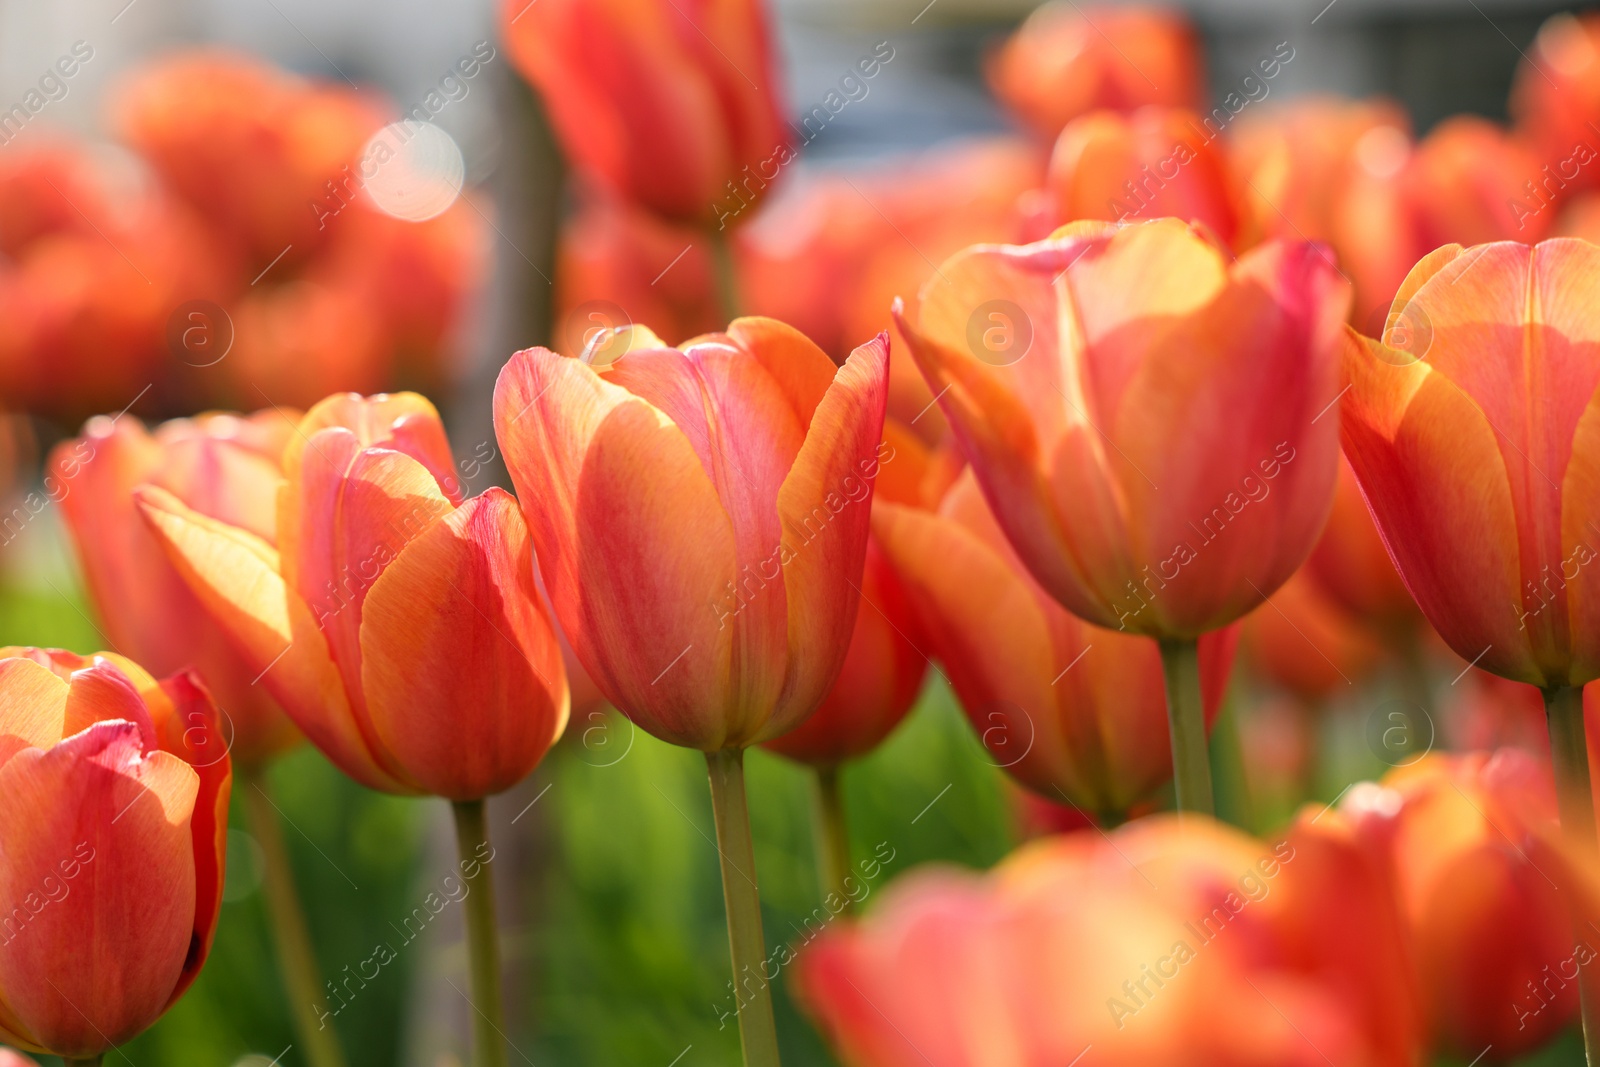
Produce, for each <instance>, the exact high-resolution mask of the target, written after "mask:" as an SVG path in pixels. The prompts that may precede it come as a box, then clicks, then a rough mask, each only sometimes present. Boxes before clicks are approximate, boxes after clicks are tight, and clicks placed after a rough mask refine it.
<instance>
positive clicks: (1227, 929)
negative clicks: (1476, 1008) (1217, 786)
mask: <svg viewBox="0 0 1600 1067" xmlns="http://www.w3.org/2000/svg"><path fill="white" fill-rule="evenodd" d="M1380 874H1381V872H1379V871H1378V870H1377V868H1376V865H1374V864H1372V863H1371V862H1369V861H1367V860H1366V859H1365V857H1364V856H1363V854H1362V852H1361V851H1360V850H1359V848H1357V847H1356V845H1355V844H1354V843H1353V842H1352V841H1351V840H1350V839H1349V837H1348V835H1346V834H1343V833H1340V832H1337V831H1333V832H1330V831H1328V830H1325V829H1323V828H1321V827H1319V826H1314V825H1311V826H1298V827H1296V828H1295V829H1294V830H1293V831H1292V832H1291V834H1290V836H1289V837H1288V839H1286V840H1283V841H1280V842H1277V843H1275V844H1273V845H1271V846H1269V845H1267V844H1264V843H1262V842H1259V841H1255V840H1252V839H1250V838H1248V837H1246V836H1245V835H1244V834H1242V833H1239V832H1238V831H1236V830H1231V829H1228V828H1225V827H1223V826H1221V825H1219V824H1216V823H1213V822H1210V821H1209V820H1204V819H1198V820H1194V821H1192V822H1188V823H1185V824H1184V825H1183V826H1182V827H1180V826H1179V825H1178V824H1177V823H1176V822H1175V821H1174V820H1173V819H1172V818H1170V817H1164V816H1157V817H1154V818H1150V819H1141V820H1139V821H1138V822H1135V823H1130V824H1129V825H1128V826H1125V827H1123V828H1122V829H1120V830H1117V831H1116V832H1114V833H1113V834H1111V835H1109V837H1107V836H1103V835H1101V834H1099V833H1087V832H1078V833H1072V834H1065V835H1060V836H1055V837H1051V838H1047V839H1044V840H1041V841H1037V842H1034V843H1032V844H1029V845H1027V846H1025V847H1023V848H1022V849H1020V850H1019V851H1017V852H1016V853H1014V854H1012V855H1011V856H1010V857H1008V858H1006V859H1005V860H1003V861H1002V862H1001V863H1000V865H999V866H998V867H996V868H995V869H994V870H993V871H991V872H989V873H988V874H982V875H979V874H971V873H966V872H958V871H955V870H944V869H938V868H929V869H925V870H922V871H918V872H914V873H912V874H910V875H907V876H905V877H904V878H902V879H900V880H899V881H897V882H896V883H895V884H894V885H893V886H891V887H890V888H889V889H888V890H887V892H886V895H885V897H884V899H883V900H882V901H881V902H880V903H879V905H878V906H877V907H876V908H875V909H874V911H873V913H872V915H871V916H870V917H869V918H868V919H867V920H866V921H864V922H861V923H849V924H839V925H835V926H833V927H830V928H829V929H827V930H825V931H824V932H823V933H822V934H821V935H820V936H819V937H817V939H816V940H815V941H814V942H813V943H812V944H811V945H810V946H808V947H807V948H806V949H805V950H803V951H802V953H801V955H800V958H799V961H798V962H797V964H796V967H797V971H796V986H797V993H798V994H799V999H800V1000H801V1002H802V1005H803V1006H804V1007H805V1008H806V1009H807V1011H808V1013H809V1014H810V1015H811V1016H812V1017H813V1018H814V1019H815V1020H816V1021H817V1022H818V1024H819V1025H820V1027H821V1029H822V1031H823V1033H824V1035H825V1036H826V1037H827V1039H828V1041H829V1043H830V1044H831V1045H833V1047H834V1048H835V1050H836V1051H837V1052H838V1053H839V1056H840V1059H841V1061H842V1062H844V1063H849V1064H863V1065H864V1064H871V1065H873V1067H979V1065H983V1067H1024V1065H1033V1064H1070V1063H1071V1062H1072V1061H1073V1060H1074V1058H1081V1059H1083V1060H1084V1062H1090V1061H1091V1060H1092V1061H1093V1062H1096V1063H1103V1064H1112V1065H1127V1067H1133V1065H1140V1067H1143V1065H1153V1064H1171V1065H1179V1067H1181V1065H1201V1064H1204V1065H1206V1067H1243V1065H1258V1064H1273V1065H1280V1067H1281V1065H1305V1067H1311V1065H1319V1067H1320V1065H1325V1064H1327V1063H1339V1064H1352V1065H1353V1064H1362V1065H1369V1067H1409V1065H1410V1064H1413V1063H1415V1062H1416V1055H1417V1047H1416V1046H1417V1041H1416V1037H1417V1035H1416V1015H1415V1001H1414V998H1413V997H1412V996H1411V995H1410V990H1409V989H1408V988H1407V986H1406V984H1405V981H1404V972H1403V970H1401V969H1400V968H1398V967H1396V966H1395V965H1396V964H1397V963H1402V962H1403V958H1402V956H1401V954H1400V953H1401V950H1402V948H1403V945H1402V942H1401V938H1400V927H1399V922H1398V918H1397V916H1396V915H1395V913H1394V912H1395V909H1394V905H1393V903H1392V900H1391V899H1390V897H1389V894H1388V892H1387V885H1386V883H1385V882H1384V881H1383V879H1382V878H1381V876H1380ZM1090 1050H1092V1051H1090ZM1086 1052H1087V1056H1086Z"/></svg>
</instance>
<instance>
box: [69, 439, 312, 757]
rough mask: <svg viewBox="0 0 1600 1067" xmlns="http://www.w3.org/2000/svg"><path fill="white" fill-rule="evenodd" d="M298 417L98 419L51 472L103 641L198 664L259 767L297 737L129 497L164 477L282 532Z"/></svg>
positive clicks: (217, 512)
mask: <svg viewBox="0 0 1600 1067" xmlns="http://www.w3.org/2000/svg"><path fill="white" fill-rule="evenodd" d="M295 417H296V416H291V415H288V414H279V413H278V412H262V413H260V414H257V415H253V416H250V417H248V418H240V417H238V416H234V415H203V416H200V417H198V418H196V419H178V420H174V421H172V422H167V423H163V424H161V426H159V427H158V428H157V429H156V432H155V433H154V434H153V435H152V434H151V433H150V432H148V431H147V430H146V429H145V428H144V426H143V425H142V424H141V423H140V422H139V420H137V419H135V418H134V417H133V416H131V415H123V416H120V417H118V418H116V419H107V418H105V417H103V416H101V417H97V418H94V419H91V420H90V421H89V422H88V424H87V425H85V426H84V430H83V436H82V437H79V438H77V439H75V440H71V441H65V442H63V443H61V444H60V445H57V446H56V449H55V451H54V452H53V453H51V457H50V464H49V473H50V478H51V481H50V482H48V483H47V485H46V489H47V490H51V489H52V488H53V490H54V494H55V495H57V496H58V498H59V500H60V504H61V510H62V514H63V516H64V517H65V518H66V522H67V528H68V529H69V530H70V531H71V533H72V539H73V543H74V544H75V545H76V546H77V550H78V560H79V563H80V564H81V565H82V568H83V574H84V578H85V581H86V584H87V585H88V588H89V595H90V598H91V599H92V601H93V602H94V607H95V613H96V614H97V615H98V616H99V621H100V626H101V628H102V631H103V633H104V634H105V637H106V639H107V640H108V641H110V642H111V643H112V644H113V645H114V646H115V647H116V648H118V649H121V650H123V651H124V652H125V653H126V654H128V655H129V656H131V657H133V658H134V659H136V660H137V661H138V662H139V663H141V664H145V665H147V666H148V668H149V669H150V670H153V671H155V672H156V673H158V674H167V673H174V672H176V671H179V670H182V669H184V668H186V667H191V666H192V667H194V668H195V669H196V670H197V671H198V672H199V673H200V676H201V677H202V678H203V679H204V680H205V683H206V687H207V688H208V689H209V690H210V691H211V692H212V694H214V695H215V697H216V698H217V703H218V706H219V708H220V711H221V714H222V719H223V722H224V730H225V732H226V733H227V734H228V736H229V743H230V745H231V751H232V753H233V758H234V759H235V760H237V761H238V762H239V763H241V764H243V765H246V766H255V765H259V764H261V763H263V762H265V761H266V760H267V759H269V758H271V757H272V756H274V755H276V754H277V753H279V752H281V751H283V750H284V749H286V748H288V747H290V746H291V745H293V744H295V743H296V742H297V741H298V740H299V733H298V732H297V731H296V730H295V728H294V726H293V724H292V723H290V721H289V720H288V718H287V717H286V716H285V715H284V714H283V712H282V710H281V709H280V708H279V707H278V705H277V703H276V702H275V701H274V700H273V699H272V697H270V696H269V695H268V694H267V691H266V689H265V688H264V687H263V686H260V685H252V684H251V683H252V682H253V681H254V679H255V677H256V674H257V670H252V669H251V668H250V665H249V664H248V663H247V662H246V661H245V660H244V658H243V657H241V656H240V655H239V654H238V653H237V652H235V651H234V648H233V645H232V644H231V643H230V642H229V641H228V639H227V637H226V636H225V635H223V634H221V633H219V632H218V631H217V628H216V627H215V626H214V625H213V624H212V623H211V622H210V620H208V619H207V618H206V615H205V610H204V608H203V607H202V606H201V604H200V602H199V601H198V600H196V599H195V597H194V594H193V593H191V592H189V587H188V586H187V585H186V584H185V583H184V581H183V579H182V578H181V577H179V575H178V573H177V571H175V570H173V568H172V565H171V564H170V563H169V562H167V556H166V553H165V552H163V551H162V548H161V545H160V543H159V542H158V541H157V540H156V539H155V538H154V537H152V536H151V533H150V530H149V528H148V527H147V526H146V525H145V522H144V518H143V516H142V515H140V513H139V509H138V508H137V506H135V504H134V502H133V491H134V489H136V488H137V487H139V486H140V485H143V484H145V483H150V484H153V485H159V486H161V487H162V488H163V489H166V490H167V491H169V492H171V493H172V494H174V495H175V496H177V497H178V498H179V499H180V500H182V501H184V503H185V504H187V505H188V506H189V507H192V508H194V509H195V510H196V511H198V512H200V513H201V514H204V515H206V516H208V517H210V518H213V519H216V520H218V521H221V522H226V523H228V524H230V525H233V526H238V527H241V528H243V529H246V530H249V531H250V532H251V533H253V534H255V535H256V536H258V537H260V538H261V539H262V540H263V541H266V542H267V543H269V544H270V543H271V542H272V541H273V539H274V538H275V537H276V536H277V524H276V522H277V520H276V512H277V500H278V486H279V485H280V484H282V481H283V472H282V468H281V466H280V465H279V460H280V458H281V456H282V455H283V450H284V446H285V445H286V444H287V442H288V438H289V435H290V434H292V433H293V432H294V422H293V421H292V420H293V419H294V418H295Z"/></svg>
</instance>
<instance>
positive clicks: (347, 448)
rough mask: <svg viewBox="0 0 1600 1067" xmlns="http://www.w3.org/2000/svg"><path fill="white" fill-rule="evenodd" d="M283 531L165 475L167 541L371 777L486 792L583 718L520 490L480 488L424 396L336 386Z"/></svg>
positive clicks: (303, 428)
mask: <svg viewBox="0 0 1600 1067" xmlns="http://www.w3.org/2000/svg"><path fill="white" fill-rule="evenodd" d="M283 470H284V478H285V484H284V486H283V487H282V489H281V491H280V494H279V507H278V516H277V548H276V549H274V548H273V547H272V546H271V545H269V544H267V543H266V542H265V541H264V540H262V538H261V537H259V536H258V535H256V534H254V533H252V532H251V531H250V530H248V529H245V528H243V527H240V526H235V525H231V524H229V523H227V522H222V521H218V520H216V519H213V518H211V517H209V516H207V515H206V514H204V513H203V512H201V511H199V510H197V509H194V508H191V507H188V506H187V505H185V504H184V503H183V502H182V501H181V500H179V499H178V498H177V497H176V496H174V495H173V494H172V493H170V492H167V491H166V490H164V489H161V488H159V487H157V486H146V487H144V488H143V489H141V490H139V491H138V493H137V494H136V497H135V498H136V499H137V501H138V502H139V505H140V507H141V508H142V510H143V512H144V515H145V518H146V520H147V521H148V522H149V524H150V527H151V529H152V530H153V531H154V533H155V535H156V538H157V539H158V540H159V541H160V542H161V543H162V545H163V546H164V547H165V549H166V551H167V553H168V555H169V556H170V558H171V560H172V562H173V565H174V566H175V567H176V568H177V570H178V572H179V573H180V574H181V575H183V577H184V579H185V581H187V582H188V583H189V586H190V588H191V589H192V590H193V591H194V593H195V595H196V596H198V597H199V599H200V601H201V603H203V604H204V605H205V606H206V608H207V610H208V611H209V612H210V613H211V616H212V617H213V618H214V619H215V620H216V621H217V622H218V623H219V624H220V625H221V626H222V628H223V629H224V630H225V631H226V632H227V633H228V635H229V637H230V638H232V640H233V642H234V645H235V647H236V649H237V650H238V651H239V653H240V654H241V655H242V656H243V657H244V658H245V660H246V661H247V662H248V663H249V664H250V665H251V666H252V667H253V668H255V670H256V671H257V672H258V677H259V679H260V681H261V684H264V685H266V686H267V687H268V689H269V691H270V692H271V693H272V694H273V696H274V697H276V698H277V700H278V701H279V703H281V704H282V705H283V707H284V710H285V711H287V712H288V713H289V715H290V717H291V718H293V719H294V720H295V723H296V724H297V725H298V726H299V727H300V729H301V730H302V731H303V732H304V733H305V735H306V737H307V738H309V739H310V740H311V742H312V743H313V744H315V745H316V746H317V747H318V748H320V749H321V750H322V751H323V753H324V754H326V755H327V756H328V758H329V759H331V760H332V761H333V762H334V763H335V764H336V765H337V766H338V767H339V768H340V769H341V770H343V771H344V772H345V773H346V774H348V775H350V776H351V777H352V778H354V779H355V780H356V781H358V782H360V783H362V784H363V785H367V786H369V787H371V788H374V789H381V790H385V791H387V792H392V793H431V794H434V795H437V796H443V797H448V798H450V799H452V800H475V799H480V798H482V797H485V796H488V795H490V794H492V793H497V792H500V791H502V790H505V789H508V788H510V787H511V786H513V785H515V784H516V783H517V782H518V781H520V780H521V779H522V778H523V777H525V776H526V775H527V774H528V772H529V771H531V770H532V769H533V767H534V766H535V765H536V764H537V763H538V762H539V760H540V759H541V758H542V757H543V755H544V753H545V751H546V750H547V749H548V748H549V747H550V745H551V744H552V743H553V742H554V741H555V739H556V738H557V737H559V736H560V734H561V730H562V728H563V727H564V726H565V724H566V718H567V710H568V696H567V684H566V677H565V674H564V672H563V671H562V666H561V649H560V645H559V643H558V641H557V639H556V635H555V631H554V628H553V627H552V625H551V623H550V618H549V616H548V615H547V614H546V612H545V609H544V607H543V605H542V603H541V602H540V599H539V594H538V589H537V587H536V586H535V584H534V579H533V563H532V558H531V554H530V551H531V550H530V546H529V542H528V533H527V528H526V526H525V525H524V524H523V521H522V517H521V514H520V513H519V512H518V510H517V504H516V501H515V500H514V499H513V498H512V497H511V495H510V494H509V493H506V492H504V491H502V490H499V489H489V490H487V491H486V492H484V493H483V494H481V495H479V496H476V497H473V498H471V499H470V500H465V501H464V500H463V499H462V495H461V486H460V482H459V481H458V480H457V478H456V477H455V474H454V466H453V461H452V459H451V455H450V447H449V443H448V441H446V439H445V435H444V427H443V425H442V424H441V423H440V421H439V416H438V413H437V412H436V411H434V409H433V405H431V404H429V403H428V402H427V401H426V400H424V399H423V398H422V397H420V396H417V395H415V394H412V393H399V394H395V395H392V396H385V395H379V396H372V397H361V396H356V395H354V394H345V395H339V396H332V397H329V398H328V399H326V400H324V401H323V402H321V403H320V404H317V405H316V406H315V407H313V408H312V409H311V410H310V411H308V412H307V413H306V415H305V417H304V418H303V419H302V420H301V421H300V424H299V426H298V427H297V428H296V433H295V435H294V437H293V438H292V439H291V440H290V442H289V446H288V448H287V449H286V451H285V453H284V457H283Z"/></svg>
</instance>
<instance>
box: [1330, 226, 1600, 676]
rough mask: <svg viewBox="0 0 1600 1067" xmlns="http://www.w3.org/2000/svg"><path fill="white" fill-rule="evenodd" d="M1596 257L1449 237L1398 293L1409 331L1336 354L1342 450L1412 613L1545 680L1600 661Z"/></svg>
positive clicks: (1398, 313)
mask: <svg viewBox="0 0 1600 1067" xmlns="http://www.w3.org/2000/svg"><path fill="white" fill-rule="evenodd" d="M1595 272H1600V250H1597V249H1596V248H1595V246H1594V245H1590V244H1588V243H1586V242H1583V241H1577V240H1572V239H1565V238H1563V239H1557V240H1552V241H1546V242H1544V243H1542V244H1539V245H1536V246H1534V247H1532V248H1529V247H1527V246H1525V245H1519V244H1513V243H1509V242H1507V243H1502V244H1491V245H1483V246H1479V247H1477V248H1473V249H1470V250H1464V249H1462V248H1461V247H1460V246H1459V245H1449V246H1446V247H1444V248H1441V249H1439V250H1438V251H1436V252H1434V253H1432V254H1431V255H1429V256H1428V257H1427V258H1426V259H1424V260H1423V261H1422V262H1421V263H1419V264H1417V266H1416V268H1415V269H1414V270H1413V271H1412V272H1411V275H1410V276H1409V277H1408V278H1407V279H1406V282H1405V285H1404V286H1403V287H1402V288H1401V290H1400V292H1399V294H1398V295H1397V296H1396V297H1395V303H1394V312H1393V313H1392V315H1391V319H1393V320H1394V321H1395V322H1396V323H1398V324H1399V325H1400V326H1402V327H1403V331H1404V335H1403V336H1399V337H1397V336H1396V335H1395V332H1394V331H1391V334H1390V337H1389V340H1390V342H1391V343H1390V344H1385V343H1383V342H1380V341H1374V340H1371V339H1368V338H1360V337H1357V336H1356V335H1354V334H1351V335H1350V337H1349V339H1348V343H1347V346H1346V354H1345V371H1346V374H1347V375H1348V377H1349V380H1350V388H1349V391H1348V392H1347V393H1346V394H1345V398H1344V401H1343V403H1344V446H1345V454H1346V455H1347V456H1348V457H1349V459H1350V464H1351V466H1352V467H1353V468H1354V470H1355V474H1356V477H1357V479H1358V480H1359V481H1360V483H1361V489H1362V492H1363V494H1364V495H1365V497H1366V500H1367V503H1368V504H1369V505H1370V506H1371V509H1372V515H1373V518H1374V519H1375V520H1376V521H1377V524H1378V528H1379V530H1380V531H1382V533H1383V537H1384V541H1385V543H1386V544H1387V545H1388V548H1389V552H1390V554H1391V556H1392V557H1393V560H1394V563H1395V565H1396V567H1397V568H1398V569H1399V571H1400V574H1401V575H1402V576H1403V577H1404V578H1405V581H1406V584H1407V586H1408V587H1409V588H1410V590H1411V592H1412V594H1413V596H1415V598H1416V600H1417V603H1418V604H1419V605H1420V606H1421V608H1422V611H1423V614H1425V615H1426V616H1427V617H1428V621H1429V622H1431V623H1433V626H1434V628H1435V629H1436V630H1438V632H1439V634H1440V636H1441V637H1443V638H1444V639H1445V641H1446V642H1447V643H1448V644H1449V645H1450V647H1451V648H1452V649H1454V650H1455V651H1456V653H1458V654H1459V655H1460V656H1462V658H1464V659H1466V660H1467V661H1469V662H1476V664H1477V665H1478V666H1480V667H1483V668H1484V669H1486V670H1491V671H1493V672H1494V673H1496V674H1499V675H1501V676H1503V677H1506V678H1511V679H1513V680H1516V681H1522V682H1529V683H1532V684H1534V685H1539V686H1541V687H1546V688H1549V687H1558V686H1565V685H1581V684H1582V683H1584V682H1587V681H1589V680H1591V679H1593V678H1595V677H1597V676H1600V614H1597V612H1600V600H1597V598H1596V597H1594V596H1589V595H1587V591H1588V587H1589V586H1590V585H1592V584H1594V583H1595V582H1596V581H1600V577H1597V568H1594V567H1590V566H1586V565H1585V564H1586V563H1587V562H1588V561H1590V560H1592V559H1593V558H1594V557H1595V554H1596V553H1595V548H1594V546H1596V545H1600V533H1597V532H1596V531H1595V530H1593V529H1591V528H1590V527H1589V525H1587V523H1588V522H1589V521H1590V519H1591V517H1592V516H1593V515H1595V514H1596V509H1597V506H1600V500H1597V499H1596V496H1595V494H1596V489H1595V484H1596V482H1595V475H1594V473H1593V470H1592V468H1593V467H1594V465H1595V462H1596V456H1597V455H1600V452H1597V450H1596V449H1594V448H1593V447H1591V446H1590V445H1589V443H1588V437H1587V436H1586V435H1587V431H1586V429H1585V427H1586V425H1587V423H1586V421H1585V420H1584V413H1585V412H1586V411H1587V410H1588V405H1589V404H1590V398H1591V396H1592V395H1593V394H1594V392H1595V389H1596V386H1597V385H1600V359H1597V358H1596V353H1597V352H1600V346H1597V345H1596V344H1595V341H1596V340H1597V336H1596V334H1595V331H1594V330H1592V329H1591V328H1590V327H1589V325H1588V322H1589V319H1588V313H1587V311H1586V310H1585V309H1586V308H1587V307H1588V302H1589V300H1590V297H1591V289H1592V286H1591V285H1589V284H1588V279H1589V278H1590V277H1591V276H1592V275H1593V274H1594V273H1595ZM1423 357H1425V358H1423ZM1535 413H1536V414H1535ZM1462 530H1472V531H1474V536H1472V537H1470V538H1466V539H1463V538H1462V537H1461V536H1460V534H1461V531H1462Z"/></svg>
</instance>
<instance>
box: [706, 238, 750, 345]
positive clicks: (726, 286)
mask: <svg viewBox="0 0 1600 1067" xmlns="http://www.w3.org/2000/svg"><path fill="white" fill-rule="evenodd" d="M706 234H707V238H708V239H709V240H710V242H711V275H712V281H713V282H714V283H715V285H716V287H717V307H718V308H720V309H721V311H722V317H723V318H724V319H726V320H728V321H729V322H732V321H733V320H734V319H736V318H738V317H739V315H740V312H741V310H742V308H743V307H744V304H743V302H742V301H741V300H740V299H739V274H738V267H737V265H736V264H735V263H734V259H733V231H732V230H726V229H724V230H717V229H711V230H707V231H706Z"/></svg>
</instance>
